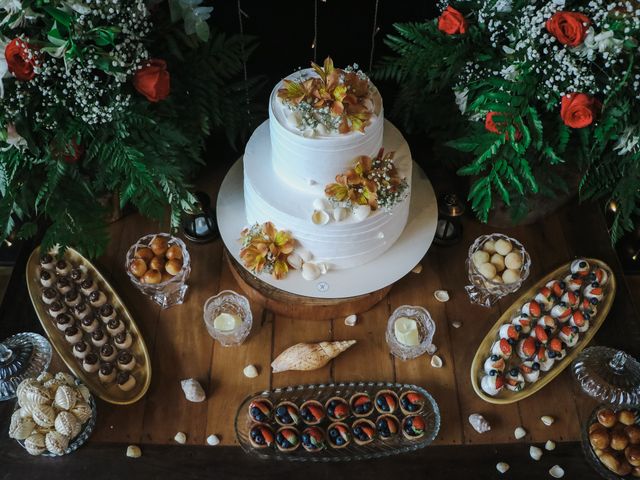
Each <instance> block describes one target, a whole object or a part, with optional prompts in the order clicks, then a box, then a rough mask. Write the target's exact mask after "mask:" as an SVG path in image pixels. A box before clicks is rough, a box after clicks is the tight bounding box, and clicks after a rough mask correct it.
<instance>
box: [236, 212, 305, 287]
mask: <svg viewBox="0 0 640 480" xmlns="http://www.w3.org/2000/svg"><path fill="white" fill-rule="evenodd" d="M240 241H241V242H242V247H241V250H240V258H241V260H242V263H243V264H244V266H245V267H246V268H247V269H249V270H250V271H252V272H253V273H255V274H259V273H262V272H266V273H270V274H271V275H272V276H273V277H274V278H275V279H277V280H280V279H282V278H284V277H286V276H287V273H288V272H289V267H292V266H293V265H290V264H289V262H288V259H289V255H290V254H291V253H293V249H294V245H295V240H294V239H293V237H292V236H291V234H290V233H289V232H286V231H284V230H278V229H277V228H276V227H275V226H274V225H273V223H271V222H266V223H263V224H262V225H259V224H257V223H256V224H254V225H253V226H251V227H249V228H245V229H244V230H242V232H241V233H240Z"/></svg>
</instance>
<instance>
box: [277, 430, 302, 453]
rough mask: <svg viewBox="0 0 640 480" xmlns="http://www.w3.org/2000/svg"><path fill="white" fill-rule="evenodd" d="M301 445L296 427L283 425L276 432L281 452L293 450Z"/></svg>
mask: <svg viewBox="0 0 640 480" xmlns="http://www.w3.org/2000/svg"><path fill="white" fill-rule="evenodd" d="M299 446H300V434H299V433H298V430H296V429H295V428H294V427H282V428H281V429H280V430H278V432H277V433H276V447H277V449H278V450H280V451H281V452H293V451H294V450H295V449H296V448H298V447H299Z"/></svg>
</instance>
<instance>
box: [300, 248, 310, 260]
mask: <svg viewBox="0 0 640 480" xmlns="http://www.w3.org/2000/svg"><path fill="white" fill-rule="evenodd" d="M296 253H297V254H298V256H299V257H300V258H301V259H302V261H303V262H310V261H311V260H313V254H312V253H311V252H310V251H309V250H307V249H306V248H296Z"/></svg>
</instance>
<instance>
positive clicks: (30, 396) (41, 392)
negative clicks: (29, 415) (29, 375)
mask: <svg viewBox="0 0 640 480" xmlns="http://www.w3.org/2000/svg"><path fill="white" fill-rule="evenodd" d="M18 400H19V402H20V406H22V405H26V404H28V403H30V404H31V405H44V404H50V403H51V400H53V399H52V398H51V394H50V393H49V390H47V389H46V388H44V387H42V386H40V385H37V384H29V385H26V386H25V387H24V388H23V389H22V390H21V392H20V398H18Z"/></svg>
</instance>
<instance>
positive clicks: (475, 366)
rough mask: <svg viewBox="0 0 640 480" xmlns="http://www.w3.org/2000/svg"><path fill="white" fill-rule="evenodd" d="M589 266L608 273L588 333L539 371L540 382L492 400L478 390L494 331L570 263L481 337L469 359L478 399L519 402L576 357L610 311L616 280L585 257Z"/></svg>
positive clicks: (560, 276)
mask: <svg viewBox="0 0 640 480" xmlns="http://www.w3.org/2000/svg"><path fill="white" fill-rule="evenodd" d="M585 260H587V262H589V265H590V266H591V267H593V266H598V267H600V268H603V269H605V270H606V271H607V273H608V274H609V280H608V282H607V284H606V285H605V286H604V297H603V299H602V301H601V302H600V303H599V304H598V311H597V312H596V315H595V316H594V318H592V319H591V321H590V327H589V330H587V331H586V332H585V333H584V334H583V335H581V336H580V340H579V342H578V344H577V345H576V346H575V347H573V348H572V349H571V350H570V351H569V352H568V353H567V356H566V357H564V358H563V359H562V360H560V362H558V363H557V364H554V365H553V367H552V368H551V370H549V371H548V372H541V373H540V379H539V380H538V381H537V382H535V383H533V384H530V383H528V384H527V386H526V387H525V388H524V389H523V390H521V391H520V392H511V391H508V390H507V389H503V390H502V392H500V393H499V394H498V395H497V396H495V397H492V396H490V395H487V394H486V393H484V392H483V391H482V389H481V388H480V380H481V379H482V376H483V375H484V361H485V359H486V358H487V356H488V355H489V352H490V350H491V346H492V345H493V343H494V342H495V341H496V339H497V338H498V330H500V327H501V326H502V325H503V324H505V323H507V322H509V321H510V320H511V319H512V318H513V317H514V316H515V314H516V312H517V311H518V310H520V308H521V307H522V304H524V303H525V302H526V301H527V300H530V299H533V297H535V296H536V293H538V289H540V288H541V287H544V286H545V285H546V284H547V283H548V282H550V281H551V280H553V279H563V278H564V277H566V276H567V275H568V274H569V273H570V267H571V262H569V263H566V264H564V265H562V266H561V267H559V268H557V269H556V270H554V271H553V272H551V273H550V274H548V275H547V276H545V277H544V278H542V279H541V280H540V281H539V282H538V283H536V284H535V285H533V286H532V287H531V288H529V290H527V291H526V292H525V293H523V294H522V295H521V296H520V298H518V300H516V301H515V302H514V303H513V304H512V305H511V306H510V307H509V308H508V309H507V310H506V311H505V312H504V313H503V314H502V315H501V316H500V318H499V319H498V321H497V322H496V323H495V324H494V325H493V327H491V330H489V333H487V335H486V336H485V337H484V339H483V340H482V342H480V346H479V347H478V350H477V351H476V354H475V356H474V357H473V362H472V363H471V385H473V389H474V390H475V392H476V393H477V394H478V396H479V397H480V398H482V399H483V400H484V401H486V402H489V403H495V404H498V405H505V404H508V403H514V402H519V401H520V400H522V399H523V398H527V397H528V396H530V395H533V394H534V393H536V392H537V391H539V390H540V389H541V388H543V387H544V386H545V385H547V384H548V383H549V382H550V381H551V380H553V379H554V378H556V377H557V376H558V375H559V374H560V373H561V372H562V371H563V370H564V369H565V368H566V367H567V366H568V365H569V364H571V362H572V361H573V360H574V359H575V358H576V357H577V356H578V354H579V353H580V352H581V351H582V349H583V348H584V347H586V346H587V344H588V343H589V342H590V341H591V339H592V338H593V336H594V335H595V334H596V332H597V331H598V329H599V328H600V326H601V325H602V323H603V322H604V320H605V318H606V317H607V314H608V313H609V310H610V309H611V305H612V304H613V299H614V298H615V295H616V278H615V277H614V276H613V272H612V271H611V268H609V265H607V264H606V263H604V262H602V261H600V260H597V259H595V258H585Z"/></svg>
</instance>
